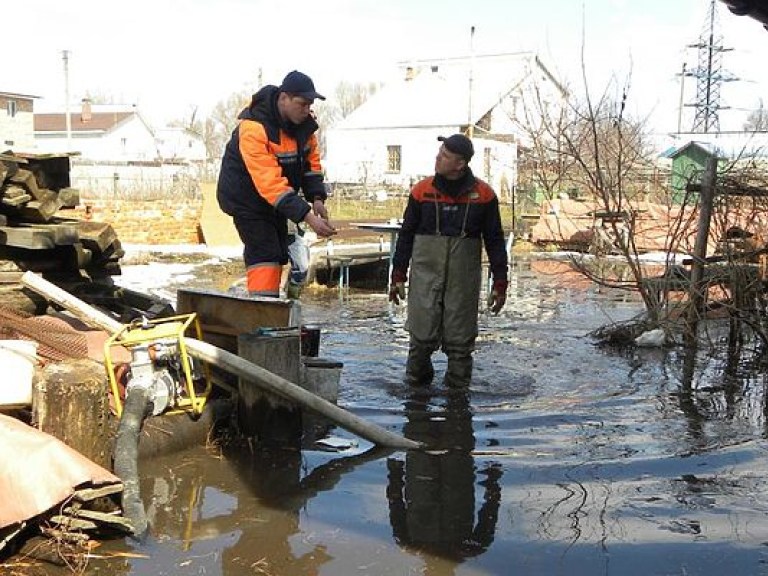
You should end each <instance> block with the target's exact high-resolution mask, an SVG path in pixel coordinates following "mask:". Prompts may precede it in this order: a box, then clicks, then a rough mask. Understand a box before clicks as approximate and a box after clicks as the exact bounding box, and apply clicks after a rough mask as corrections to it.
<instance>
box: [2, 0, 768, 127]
mask: <svg viewBox="0 0 768 576" xmlns="http://www.w3.org/2000/svg"><path fill="white" fill-rule="evenodd" d="M709 3H710V2H709V0H313V1H311V2H310V1H307V0H290V1H287V0H133V1H132V2H120V3H116V2H103V1H96V0H24V1H23V2H11V3H6V4H7V5H4V6H3V11H2V13H3V16H2V18H3V22H4V23H5V25H4V26H3V30H2V34H1V35H0V42H2V45H3V47H4V50H3V53H4V58H3V65H2V68H1V69H2V75H0V91H6V92H20V93H24V94H33V95H36V96H40V97H41V100H39V101H38V102H37V104H36V109H37V110H40V111H45V110H47V109H51V108H56V107H58V108H59V109H63V102H64V93H65V81H64V66H63V60H62V51H63V50H68V51H69V89H70V95H71V98H70V99H71V101H72V102H73V103H74V104H75V105H77V104H79V102H80V99H81V98H82V97H83V96H84V95H86V93H90V94H93V95H99V96H107V97H110V98H111V99H113V100H114V101H115V102H122V103H131V104H133V103H135V104H137V105H138V106H139V108H140V110H141V111H142V113H144V114H145V115H146V116H147V117H148V118H149V119H150V120H152V121H153V122H155V123H158V124H159V123H162V122H164V121H168V120H172V119H177V118H187V117H189V115H190V114H191V111H192V110H193V109H194V108H195V107H198V108H199V110H200V113H205V112H207V111H208V110H210V109H211V108H212V107H213V106H214V105H215V104H216V103H217V102H218V101H220V100H224V99H225V98H226V97H227V96H229V95H230V94H232V93H233V92H236V91H241V90H244V89H246V90H252V89H254V88H255V87H256V85H257V82H258V74H259V70H261V71H262V75H263V76H262V77H263V80H264V82H265V83H273V84H279V83H280V80H281V79H282V77H283V76H284V75H285V73H286V72H288V71H290V70H291V69H294V68H297V69H299V70H302V71H304V72H306V73H308V74H309V75H310V76H312V77H313V78H314V79H315V85H316V87H317V89H318V90H319V91H320V92H322V93H325V95H326V96H332V94H333V89H334V87H335V86H336V84H337V83H338V82H340V81H341V80H347V81H353V82H354V81H366V82H367V81H387V80H389V79H391V78H393V77H394V76H395V74H396V73H397V63H398V62H400V61H404V60H408V59H421V58H434V57H454V56H465V55H468V54H469V53H470V50H471V49H472V48H474V52H475V53H476V54H490V53H502V52H515V51H520V50H532V51H538V52H539V54H540V55H541V58H542V60H543V61H544V62H545V64H546V65H548V66H549V67H550V68H551V69H552V70H553V71H554V72H555V74H556V75H557V76H558V77H560V78H563V79H564V81H565V82H567V83H568V84H569V85H571V86H572V87H577V88H578V87H579V86H580V85H581V70H580V66H581V62H582V56H581V52H582V45H584V48H585V55H584V58H583V61H584V62H585V64H586V68H587V75H588V78H589V84H590V88H591V90H592V91H593V92H595V91H601V90H602V88H603V87H604V86H605V84H606V82H608V81H609V79H610V78H611V77H616V78H619V79H621V80H622V81H623V79H624V78H625V77H626V76H627V74H628V73H629V72H630V71H631V73H632V91H631V93H630V94H631V98H632V100H633V106H632V108H631V109H632V111H633V112H634V113H635V114H637V115H642V116H645V115H648V114H652V116H651V121H652V125H653V126H654V127H655V128H656V129H658V130H659V131H673V130H675V129H676V127H677V114H678V112H677V111H678V102H679V96H680V78H679V72H680V70H681V68H682V65H683V62H687V64H688V67H689V68H690V67H692V66H695V65H696V62H697V55H696V52H695V50H693V49H688V48H686V46H687V45H689V44H693V43H694V42H696V41H697V38H698V36H699V35H700V33H701V32H702V30H703V29H704V24H705V20H706V16H707V12H708V7H709ZM717 6H718V10H719V14H720V23H721V25H722V32H723V34H724V36H725V42H724V44H725V46H726V47H729V48H733V51H730V52H726V53H725V55H724V60H723V61H724V64H725V68H726V69H727V70H728V71H730V72H732V73H733V74H734V75H735V76H737V77H739V78H741V81H739V82H729V83H726V84H725V85H724V86H723V90H722V95H723V97H722V100H721V104H723V105H729V106H731V107H733V108H734V110H732V111H722V112H721V113H720V124H721V128H722V129H723V130H726V129H740V128H741V125H742V123H743V120H744V116H745V112H744V110H746V109H751V108H755V107H757V106H758V104H759V102H760V99H761V98H762V97H766V100H768V66H766V65H765V64H764V62H765V60H766V57H767V56H768V31H766V30H765V29H764V28H763V27H762V26H761V25H760V24H759V23H758V22H756V21H754V20H752V19H750V18H745V17H738V16H735V15H733V14H731V13H730V12H729V11H728V10H727V8H726V7H725V5H723V4H722V3H721V2H720V1H719V0H718V2H717ZM472 26H475V35H474V40H473V41H471V40H470V38H471V34H470V30H471V27H472ZM582 38H583V41H582ZM694 84H695V83H694V80H693V79H691V78H689V79H687V81H686V85H685V91H686V97H685V100H686V101H688V102H692V101H693V98H694V95H695V85H694ZM685 114H686V116H684V122H683V126H684V128H685V127H686V126H689V125H690V118H692V116H691V114H692V111H691V110H690V109H689V110H687V111H686V112H685Z"/></svg>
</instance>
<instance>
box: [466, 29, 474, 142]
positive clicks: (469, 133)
mask: <svg viewBox="0 0 768 576" xmlns="http://www.w3.org/2000/svg"><path fill="white" fill-rule="evenodd" d="M474 68H475V27H474V26H472V28H470V31H469V104H468V105H467V125H468V128H467V136H469V137H470V138H472V136H473V135H474V133H475V126H474V124H473V122H472V76H473V73H474Z"/></svg>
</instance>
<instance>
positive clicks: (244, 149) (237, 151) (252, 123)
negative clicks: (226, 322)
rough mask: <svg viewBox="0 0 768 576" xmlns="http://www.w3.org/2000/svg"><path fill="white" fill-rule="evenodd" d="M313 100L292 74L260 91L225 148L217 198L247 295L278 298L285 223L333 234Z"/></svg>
mask: <svg viewBox="0 0 768 576" xmlns="http://www.w3.org/2000/svg"><path fill="white" fill-rule="evenodd" d="M317 98H319V99H320V100H325V97H324V96H322V95H320V94H319V93H318V92H317V91H316V90H315V85H314V83H313V82H312V79H311V78H310V77H309V76H307V75H306V74H303V73H302V72H299V71H297V70H294V71H293V72H290V73H289V74H288V75H286V77H285V79H284V80H283V82H282V84H281V85H280V86H271V85H270V86H264V87H263V88H262V89H261V90H259V91H258V92H257V93H256V94H254V95H253V98H252V99H251V103H250V104H249V105H248V106H247V107H246V108H245V109H243V111H242V112H240V115H239V116H238V119H239V124H238V125H237V127H236V128H235V130H234V131H233V132H232V137H231V138H230V140H229V142H228V143H227V146H226V148H225V149H224V157H223V158H222V160H221V171H220V173H219V182H218V187H217V190H216V197H217V199H218V202H219V206H220V207H221V209H222V210H223V211H224V212H226V213H227V214H229V215H230V216H232V220H233V222H234V224H235V228H237V232H238V234H239V235H240V239H241V240H242V241H243V246H244V249H243V260H244V261H245V267H246V285H247V287H248V292H249V293H250V294H251V295H258V296H273V297H279V296H280V279H281V276H282V271H283V266H284V265H285V264H287V263H288V246H289V239H288V220H291V221H292V222H293V223H295V224H296V225H298V224H299V223H300V222H303V223H305V224H307V225H308V226H309V227H310V228H312V230H314V231H315V232H316V233H317V235H318V236H319V237H321V238H327V237H329V236H332V235H333V234H335V233H336V230H335V229H334V228H333V226H331V224H330V223H329V222H328V212H327V210H326V208H325V199H326V192H325V187H324V186H323V173H322V168H321V166H320V151H319V149H318V144H317V135H316V134H315V132H317V129H318V125H317V122H316V121H315V119H314V117H313V116H312V113H311V106H312V104H313V102H314V101H315V99H317ZM299 191H301V193H302V194H303V198H302V197H301V196H300V195H299ZM294 230H295V229H294ZM294 233H295V232H294ZM289 295H291V292H290V290H289ZM296 295H298V294H296Z"/></svg>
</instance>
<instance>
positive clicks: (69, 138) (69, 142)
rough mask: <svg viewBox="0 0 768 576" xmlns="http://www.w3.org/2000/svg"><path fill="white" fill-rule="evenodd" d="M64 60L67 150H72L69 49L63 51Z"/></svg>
mask: <svg viewBox="0 0 768 576" xmlns="http://www.w3.org/2000/svg"><path fill="white" fill-rule="evenodd" d="M62 58H63V60H64V118H65V121H66V125H67V152H71V151H72V118H71V117H70V114H69V50H63V51H62Z"/></svg>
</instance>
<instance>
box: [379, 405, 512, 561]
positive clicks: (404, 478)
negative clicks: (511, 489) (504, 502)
mask: <svg viewBox="0 0 768 576" xmlns="http://www.w3.org/2000/svg"><path fill="white" fill-rule="evenodd" d="M434 407H435V406H434V405H433V404H431V403H430V402H429V398H428V397H427V398H425V397H422V398H421V399H416V398H413V399H411V400H409V401H408V402H406V405H405V414H406V417H407V422H406V424H405V427H404V430H403V431H404V435H405V436H406V437H408V438H411V439H413V440H418V441H421V442H424V443H425V444H426V445H427V446H429V447H430V450H429V451H417V450H411V451H409V452H408V453H407V454H406V456H405V461H402V460H397V459H395V458H390V459H388V460H387V467H388V470H389V476H388V480H389V482H388V486H387V497H388V499H389V518H390V523H391V525H392V532H393V535H394V537H395V540H396V541H397V542H398V544H401V545H403V546H411V547H414V548H417V549H420V550H423V551H425V552H429V553H432V554H435V555H438V556H442V557H447V558H450V559H452V560H455V561H457V562H460V561H461V560H462V559H464V558H467V557H471V556H477V555H479V554H482V553H483V552H484V551H485V550H487V549H488V547H489V546H490V545H491V543H492V542H493V538H494V533H495V531H496V522H497V519H498V513H499V501H500V499H501V488H500V486H499V479H500V478H501V475H502V471H501V466H500V465H498V464H492V463H489V464H487V465H485V466H484V467H483V468H482V469H481V470H479V471H478V478H479V480H478V482H477V483H478V485H479V486H480V487H482V489H483V490H482V492H483V497H482V498H483V500H482V504H481V506H480V509H479V510H478V512H477V519H475V480H476V476H475V462H474V459H473V456H472V450H473V449H474V446H475V437H474V434H473V429H472V412H471V408H470V404H469V398H468V393H466V392H464V391H461V392H451V394H450V395H449V396H448V398H447V399H446V401H445V406H444V409H443V410H431V409H433V408H434ZM428 564H429V562H428ZM427 569H428V570H429V565H428V567H427Z"/></svg>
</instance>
